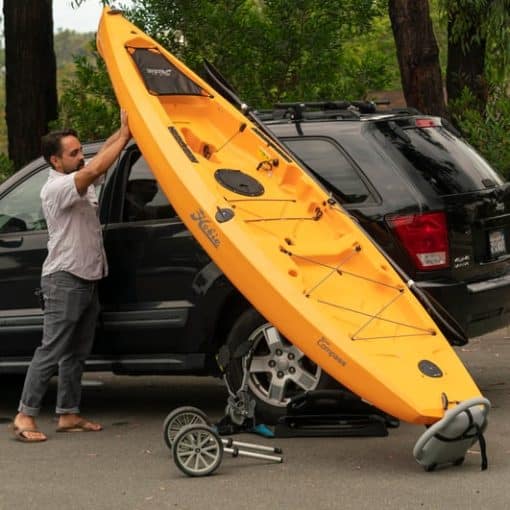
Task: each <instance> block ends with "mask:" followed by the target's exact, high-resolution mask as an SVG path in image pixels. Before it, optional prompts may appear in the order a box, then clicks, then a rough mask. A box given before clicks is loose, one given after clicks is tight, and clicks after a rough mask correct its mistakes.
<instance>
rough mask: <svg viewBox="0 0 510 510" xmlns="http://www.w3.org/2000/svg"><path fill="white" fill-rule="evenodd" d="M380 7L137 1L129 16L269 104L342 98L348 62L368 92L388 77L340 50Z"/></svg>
mask: <svg viewBox="0 0 510 510" xmlns="http://www.w3.org/2000/svg"><path fill="white" fill-rule="evenodd" d="M382 9H383V6H382V2H378V1H376V0H296V1H294V2H292V5H290V3H289V1H288V0H265V1H261V0H189V1H187V2H182V1H178V0H139V1H137V2H136V3H135V7H134V8H133V9H131V10H130V11H129V16H130V17H131V18H132V19H133V21H134V22H135V23H136V24H137V25H139V26H142V27H145V30H146V31H147V32H148V33H150V34H152V35H153V36H154V37H155V38H156V39H158V40H159V41H160V42H162V43H163V44H164V45H165V46H166V47H167V48H169V49H170V51H172V52H173V53H175V54H176V55H178V56H180V57H181V58H182V59H183V60H184V61H185V62H186V63H187V64H188V65H189V66H190V67H192V68H193V69H194V70H195V71H198V72H200V69H201V65H202V61H203V59H204V58H206V59H208V60H210V61H212V62H213V63H215V64H216V66H217V67H218V68H219V69H220V70H221V72H222V73H223V74H224V75H225V76H226V77H227V78H228V80H229V81H231V82H232V83H233V85H234V86H235V87H236V89H237V90H238V91H239V92H240V93H241V95H242V96H243V98H244V99H245V101H247V102H249V103H250V104H254V105H257V106H259V107H267V106H270V105H272V104H273V103H274V102H276V101H289V100H303V99H305V98H306V99H309V100H311V99H332V98H337V97H339V95H340V94H342V93H343V92H344V91H345V90H346V89H347V88H348V87H346V80H345V68H346V66H347V67H350V68H351V69H353V70H355V72H357V73H358V74H359V75H361V74H362V73H361V71H362V68H363V70H364V79H363V81H362V82H361V83H363V84H364V85H365V87H367V89H368V88H370V87H372V86H373V85H374V84H377V85H379V84H380V83H381V81H384V79H385V77H386V79H387V73H386V72H385V69H384V68H383V66H382V65H381V62H382V61H377V63H374V59H373V58H372V57H371V56H370V55H358V56H357V59H354V58H351V59H348V54H347V53H345V52H343V47H344V45H345V44H346V43H347V42H348V41H349V40H350V39H351V38H353V37H356V36H359V35H360V34H362V33H364V32H365V31H366V30H367V28H369V27H370V23H371V22H372V21H373V19H374V18H375V16H377V15H378V14H380V13H381V12H382ZM358 83H359V82H358ZM364 92H365V93H366V90H365V91H364ZM361 93H363V91H361Z"/></svg>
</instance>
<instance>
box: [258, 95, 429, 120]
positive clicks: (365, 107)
mask: <svg viewBox="0 0 510 510" xmlns="http://www.w3.org/2000/svg"><path fill="white" fill-rule="evenodd" d="M379 105H389V101H388V100H378V101H306V102H288V103H276V104H275V105H274V106H273V108H272V109H263V110H257V111H256V114H257V116H258V117H259V119H260V120H262V121H265V122H267V121H271V120H274V121H278V120H284V119H288V120H290V121H293V122H301V121H303V120H327V119H359V118H360V117H361V116H362V115H370V114H372V115H373V114H383V115H392V116H395V115H419V114H420V112H419V111H418V110H416V109H415V108H406V107H401V108H394V109H378V106H379Z"/></svg>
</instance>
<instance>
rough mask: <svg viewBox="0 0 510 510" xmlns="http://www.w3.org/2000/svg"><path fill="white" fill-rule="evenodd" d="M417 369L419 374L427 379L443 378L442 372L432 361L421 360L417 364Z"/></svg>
mask: <svg viewBox="0 0 510 510" xmlns="http://www.w3.org/2000/svg"><path fill="white" fill-rule="evenodd" d="M418 368H419V369H420V372H421V373H422V374H424V375H426V376H428V377H443V372H442V370H441V369H440V368H439V367H438V366H437V365H436V364H435V363H432V361H429V360H428V359H422V360H421V361H420V362H419V363H418Z"/></svg>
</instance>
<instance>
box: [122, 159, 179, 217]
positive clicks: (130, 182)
mask: <svg viewBox="0 0 510 510" xmlns="http://www.w3.org/2000/svg"><path fill="white" fill-rule="evenodd" d="M132 157H133V160H134V163H133V164H132V165H131V168H130V170H129V176H128V179H127V182H126V192H125V195H124V208H123V214H122V219H123V221H125V222H133V221H148V220H159V219H167V218H175V217H176V216H177V214H176V212H175V210H174V208H173V207H172V206H171V205H170V203H169V202H168V199H167V198H166V196H165V194H164V193H163V191H162V190H161V188H160V186H159V183H158V181H157V180H156V179H155V177H154V175H153V174H152V172H151V171H150V169H149V166H148V165H147V162H146V161H145V159H144V158H143V156H141V155H140V153H134V154H133V155H132Z"/></svg>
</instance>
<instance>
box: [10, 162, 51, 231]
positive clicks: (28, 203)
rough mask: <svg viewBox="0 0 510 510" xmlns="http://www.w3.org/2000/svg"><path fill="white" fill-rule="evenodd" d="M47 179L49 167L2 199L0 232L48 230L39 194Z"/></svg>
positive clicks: (30, 177)
mask: <svg viewBox="0 0 510 510" xmlns="http://www.w3.org/2000/svg"><path fill="white" fill-rule="evenodd" d="M47 179H48V169H47V168H46V169H42V170H40V171H38V172H37V173H35V174H32V175H31V176H29V177H28V178H27V179H25V180H24V181H23V182H22V183H21V184H19V185H18V186H16V187H15V188H14V189H12V190H10V191H9V192H8V193H7V194H6V195H4V196H3V197H2V198H1V199H0V234H6V233H10V232H30V231H36V230H46V228H47V227H46V220H45V219H44V215H43V211H42V207H41V198H40V196H39V195H40V193H41V188H42V187H43V185H44V183H45V182H46V180H47Z"/></svg>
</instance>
